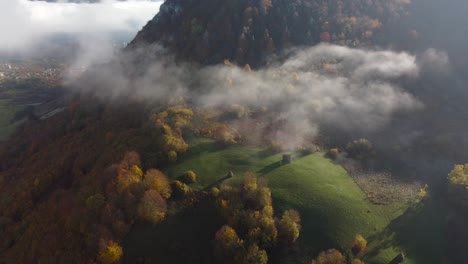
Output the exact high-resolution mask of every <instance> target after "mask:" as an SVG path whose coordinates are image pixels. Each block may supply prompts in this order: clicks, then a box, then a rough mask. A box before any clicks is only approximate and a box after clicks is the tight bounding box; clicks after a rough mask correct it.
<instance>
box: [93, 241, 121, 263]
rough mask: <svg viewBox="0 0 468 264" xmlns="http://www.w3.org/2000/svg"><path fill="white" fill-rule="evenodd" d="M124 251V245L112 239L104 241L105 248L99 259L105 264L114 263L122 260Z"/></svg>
mask: <svg viewBox="0 0 468 264" xmlns="http://www.w3.org/2000/svg"><path fill="white" fill-rule="evenodd" d="M122 254H123V251H122V247H121V246H119V244H117V243H116V242H114V241H112V240H110V241H107V242H104V246H103V249H102V250H101V251H100V252H99V255H98V260H99V262H101V263H103V264H112V263H117V262H118V261H120V258H121V257H122Z"/></svg>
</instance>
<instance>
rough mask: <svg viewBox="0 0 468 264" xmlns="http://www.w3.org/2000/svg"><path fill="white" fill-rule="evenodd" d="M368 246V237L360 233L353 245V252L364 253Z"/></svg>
mask: <svg viewBox="0 0 468 264" xmlns="http://www.w3.org/2000/svg"><path fill="white" fill-rule="evenodd" d="M366 247H367V241H366V239H365V238H364V237H363V236H362V235H359V234H358V235H356V237H354V240H353V243H352V246H351V249H352V250H353V253H354V254H355V255H357V254H359V253H362V252H364V250H366Z"/></svg>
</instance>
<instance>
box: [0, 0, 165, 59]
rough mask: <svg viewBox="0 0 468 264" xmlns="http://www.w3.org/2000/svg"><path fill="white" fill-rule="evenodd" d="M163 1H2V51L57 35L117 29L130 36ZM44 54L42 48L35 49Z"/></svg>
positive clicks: (95, 33)
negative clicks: (80, 2)
mask: <svg viewBox="0 0 468 264" xmlns="http://www.w3.org/2000/svg"><path fill="white" fill-rule="evenodd" d="M161 3H162V1H159V2H153V1H143V0H129V1H123V2H122V1H117V0H103V1H100V2H99V3H94V4H92V3H82V4H76V3H65V2H61V1H59V2H58V3H48V2H43V1H28V0H8V1H2V2H1V3H0V32H2V34H0V52H3V53H5V52H25V51H29V50H30V49H34V48H35V44H37V43H38V42H41V41H44V40H45V39H47V38H49V37H50V36H53V35H56V34H68V35H71V36H73V37H75V38H80V37H81V36H87V37H88V38H89V36H99V37H100V38H101V39H104V38H107V40H106V41H109V38H108V37H109V35H110V34H111V33H113V32H119V33H121V34H128V36H129V39H130V38H131V36H132V35H135V34H136V32H137V31H138V30H139V29H140V28H141V27H142V26H143V25H144V24H145V23H146V22H147V21H149V20H150V19H151V18H152V17H153V16H154V15H155V14H156V13H157V12H158V11H159V6H160V4H161ZM34 52H36V53H40V52H41V50H34Z"/></svg>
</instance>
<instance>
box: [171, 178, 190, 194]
mask: <svg viewBox="0 0 468 264" xmlns="http://www.w3.org/2000/svg"><path fill="white" fill-rule="evenodd" d="M171 188H172V194H173V196H174V197H176V198H183V197H185V196H186V195H187V194H188V193H189V192H190V187H188V186H187V184H185V183H183V182H181V181H173V182H172V183H171Z"/></svg>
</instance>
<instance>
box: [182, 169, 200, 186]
mask: <svg viewBox="0 0 468 264" xmlns="http://www.w3.org/2000/svg"><path fill="white" fill-rule="evenodd" d="M181 180H182V181H183V182H184V183H186V184H192V183H194V182H196V181H197V175H196V174H195V172H193V171H191V170H189V171H186V172H184V174H182V178H181Z"/></svg>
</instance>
